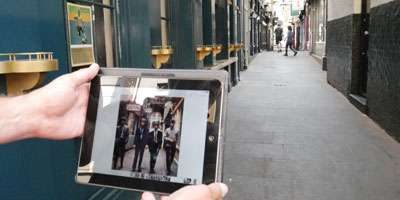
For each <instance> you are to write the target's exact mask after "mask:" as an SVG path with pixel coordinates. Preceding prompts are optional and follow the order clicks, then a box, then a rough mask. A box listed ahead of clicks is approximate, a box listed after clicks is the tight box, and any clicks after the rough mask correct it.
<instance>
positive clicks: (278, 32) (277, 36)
mask: <svg viewBox="0 0 400 200" xmlns="http://www.w3.org/2000/svg"><path fill="white" fill-rule="evenodd" d="M282 38H283V29H282V27H281V25H280V24H278V27H277V28H276V29H275V42H276V45H277V48H278V52H282V45H281V42H282Z"/></svg>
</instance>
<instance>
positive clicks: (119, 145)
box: [113, 126, 129, 169]
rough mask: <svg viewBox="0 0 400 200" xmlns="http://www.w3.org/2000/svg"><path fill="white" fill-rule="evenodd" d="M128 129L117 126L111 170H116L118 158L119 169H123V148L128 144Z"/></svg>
mask: <svg viewBox="0 0 400 200" xmlns="http://www.w3.org/2000/svg"><path fill="white" fill-rule="evenodd" d="M128 138H129V129H128V128H127V127H126V126H118V127H117V132H116V134H115V144H114V159H113V168H114V169H115V168H117V162H118V158H120V163H121V164H120V167H121V168H122V167H123V163H124V157H125V146H126V143H128Z"/></svg>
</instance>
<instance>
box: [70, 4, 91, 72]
mask: <svg viewBox="0 0 400 200" xmlns="http://www.w3.org/2000/svg"><path fill="white" fill-rule="evenodd" d="M67 15H68V31H69V44H70V56H71V65H72V67H79V66H85V65H90V64H92V63H94V62H95V59H94V45H93V20H92V19H93V15H92V7H90V6H83V5H79V4H74V3H67Z"/></svg>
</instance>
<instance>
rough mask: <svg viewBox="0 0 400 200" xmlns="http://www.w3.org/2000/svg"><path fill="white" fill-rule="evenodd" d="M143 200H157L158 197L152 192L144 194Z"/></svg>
mask: <svg viewBox="0 0 400 200" xmlns="http://www.w3.org/2000/svg"><path fill="white" fill-rule="evenodd" d="M141 200H156V197H155V196H154V195H153V194H152V193H150V192H144V193H143V194H142V199H141Z"/></svg>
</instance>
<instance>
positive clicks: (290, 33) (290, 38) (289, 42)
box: [284, 26, 297, 56]
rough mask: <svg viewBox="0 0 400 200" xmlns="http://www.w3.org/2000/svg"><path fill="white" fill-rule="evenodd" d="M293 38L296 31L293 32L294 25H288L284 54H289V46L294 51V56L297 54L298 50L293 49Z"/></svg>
mask: <svg viewBox="0 0 400 200" xmlns="http://www.w3.org/2000/svg"><path fill="white" fill-rule="evenodd" d="M293 40H294V33H293V29H292V26H288V33H287V37H286V49H285V55H284V56H288V48H290V50H292V51H293V53H294V56H296V55H297V51H296V50H294V49H293Z"/></svg>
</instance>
